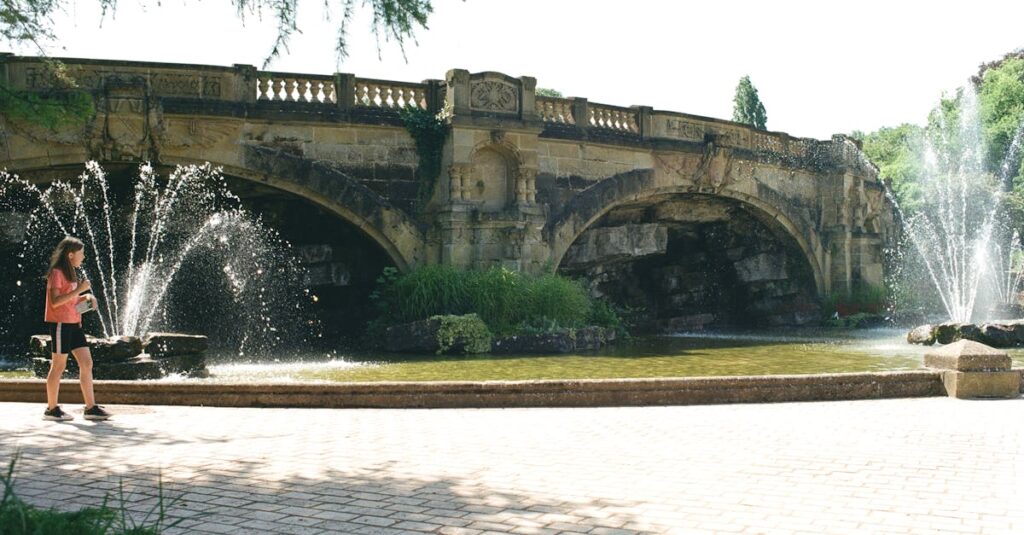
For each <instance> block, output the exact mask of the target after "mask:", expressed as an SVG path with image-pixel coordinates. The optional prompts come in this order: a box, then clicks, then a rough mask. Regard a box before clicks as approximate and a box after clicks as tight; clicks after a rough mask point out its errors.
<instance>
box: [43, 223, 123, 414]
mask: <svg viewBox="0 0 1024 535" xmlns="http://www.w3.org/2000/svg"><path fill="white" fill-rule="evenodd" d="M84 261H85V245H84V244H82V241H81V240H79V239H78V238H71V237H67V238H64V239H63V240H61V242H60V243H59V244H58V245H57V248H56V249H54V251H53V254H52V255H51V256H50V268H49V270H48V271H47V273H46V314H45V318H44V319H45V321H46V324H47V327H49V331H50V352H51V360H50V373H49V374H48V375H47V376H46V404H47V405H46V412H44V413H43V419H45V420H53V421H65V420H71V419H72V417H71V415H70V414H68V413H66V412H64V411H63V410H61V408H60V405H57V394H58V392H59V391H60V377H61V375H62V374H63V373H64V367H65V366H67V363H68V353H69V352H70V353H71V354H72V355H74V356H75V360H77V361H78V382H79V385H81V387H82V398H83V399H84V400H85V419H86V420H106V419H107V418H110V414H109V413H107V411H105V410H103V407H100V406H99V405H97V404H96V399H95V397H94V396H93V392H92V354H90V352H89V343H88V342H86V340H85V333H84V332H83V331H82V316H81V314H79V312H78V310H76V309H75V305H77V304H78V303H80V302H82V301H85V300H88V299H91V300H92V301H93V303H92V304H93V308H95V306H96V297H95V296H93V295H82V294H83V293H84V292H86V291H88V290H89V289H90V288H91V287H92V285H91V284H90V283H89V281H87V280H82V281H79V280H78V275H77V273H76V272H75V269H76V268H78V267H81V265H82V262H84Z"/></svg>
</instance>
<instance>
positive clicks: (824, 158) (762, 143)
mask: <svg viewBox="0 0 1024 535" xmlns="http://www.w3.org/2000/svg"><path fill="white" fill-rule="evenodd" d="M59 61H61V62H63V64H64V67H63V69H64V71H65V72H66V75H67V77H66V79H73V80H75V83H76V84H77V86H78V87H80V88H83V89H87V90H90V91H94V92H97V93H101V92H104V91H106V92H109V91H110V89H111V88H112V87H114V88H115V89H116V87H124V86H132V85H133V84H134V85H136V86H139V87H142V86H144V87H145V91H146V93H147V95H148V96H156V97H172V98H175V99H179V100H187V99H197V100H202V101H227V102H236V103H242V104H255V105H257V106H274V105H281V104H285V103H299V104H307V105H309V106H311V109H313V110H316V109H318V108H320V107H323V109H325V110H327V109H340V110H342V111H344V110H366V111H369V112H372V113H375V112H384V113H385V114H395V113H396V112H397V111H399V110H400V109H402V108H404V107H409V106H411V107H414V108H419V109H423V110H429V111H440V110H441V108H442V106H444V102H445V101H446V98H448V99H450V100H451V102H455V103H459V104H458V105H455V106H453V107H452V109H449V112H450V113H451V114H452V115H453V116H458V115H459V114H460V113H467V112H468V113H470V114H476V113H480V110H481V109H483V110H484V111H486V112H487V113H490V114H492V115H493V114H498V115H501V114H505V113H507V112H509V111H511V112H512V113H515V114H516V115H517V117H518V119H520V120H523V121H537V120H539V121H540V123H541V124H542V125H544V128H545V134H544V135H551V136H555V137H558V136H565V135H571V132H592V133H593V134H595V135H596V137H593V136H589V138H590V139H591V140H593V141H599V142H603V141H615V142H616V143H627V144H628V143H637V142H641V143H642V142H644V141H646V140H649V139H665V140H673V141H683V142H692V143H705V142H708V141H709V140H713V141H714V143H715V144H716V146H719V147H728V148H734V149H741V150H748V151H751V152H754V153H759V154H764V155H767V156H769V157H774V158H782V159H786V160H788V161H791V162H793V161H797V162H800V161H802V162H804V163H806V164H808V165H812V166H816V167H820V166H823V165H832V166H835V165H838V166H843V167H848V168H855V169H859V170H866V171H868V172H875V173H877V170H875V169H874V167H873V166H872V164H871V163H870V162H869V161H868V160H867V159H866V158H865V157H864V155H863V153H862V152H861V151H860V148H859V147H858V146H857V145H856V143H855V142H853V141H852V140H850V139H848V138H846V137H845V136H842V135H836V136H833V138H832V139H831V140H825V141H821V140H815V139H806V138H795V137H792V136H789V135H787V134H785V133H779V132H767V131H763V130H757V129H754V128H751V127H749V126H746V125H742V124H738V123H734V122H731V121H725V120H721V119H713V118H708V117H700V116H695V115H689V114H683V113H678V112H670V111H660V110H654V109H652V108H649V107H644V106H632V107H620V106H613V105H607V104H598V103H592V102H588V101H587V99H586V98H579V97H575V98H553V97H543V96H536V95H534V92H535V87H534V86H533V85H532V84H533V83H534V82H531V83H530V84H527V85H524V84H523V83H522V81H521V80H520V81H516V79H512V78H508V81H506V82H504V83H501V82H500V81H498V82H495V81H493V80H492V81H489V82H485V83H486V84H490V85H485V86H482V87H481V88H479V91H478V92H477V93H474V96H473V98H476V99H477V100H473V99H472V98H470V96H469V95H468V94H467V95H466V97H458V96H456V97H454V98H453V97H452V96H451V95H452V94H454V93H457V92H459V91H465V90H467V89H469V87H470V86H469V84H466V85H457V84H456V85H453V83H452V81H453V80H456V79H457V80H461V78H453V79H450V80H449V81H448V85H447V86H446V83H445V82H442V81H429V80H428V81H425V82H423V83H410V82H399V81H393V80H377V79H371V78H356V77H355V76H354V75H352V74H347V73H336V74H334V75H333V76H326V75H313V74H298V73H281V72H270V71H258V70H257V69H256V68H255V67H252V66H248V65H235V66H233V67H216V66H204V65H181V64H164V63H147V62H130V61H106V60H84V59H61V60H59ZM55 72H56V71H55V69H54V67H53V66H52V64H51V62H50V60H43V59H41V58H35V57H22V56H14V55H12V54H0V79H5V80H6V81H7V83H8V85H9V86H11V87H12V88H15V89H24V90H31V91H53V90H55V89H58V90H59V89H61V88H64V87H66V85H67V84H66V82H65V81H63V80H64V79H65V78H62V77H61V76H59V75H57V74H55ZM467 75H468V73H467ZM474 76H476V75H474ZM488 76H499V77H500V76H504V75H498V74H497V73H491V74H489V75H488ZM495 80H497V79H495ZM530 80H532V79H530ZM516 84H518V86H517V85H516ZM445 93H448V94H449V96H448V97H445ZM513 95H514V96H515V98H517V99H518V101H519V102H520V103H521V104H522V106H526V108H525V110H529V114H527V113H526V111H525V110H524V109H521V108H520V104H516V103H515V102H514V101H509V98H510V97H511V96H513ZM462 98H465V99H466V102H467V104H462V102H463V101H462V100H460V99H462ZM480 99H483V100H480ZM481 106H482V108H481ZM334 117H337V118H339V119H341V120H356V121H357V122H358V117H357V116H351V115H347V114H346V115H340V116H339V115H335V116H334ZM365 117H376V116H373V115H370V116H365ZM367 120H370V119H367ZM374 120H377V119H374ZM396 120H397V119H396Z"/></svg>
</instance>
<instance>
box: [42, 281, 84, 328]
mask: <svg viewBox="0 0 1024 535" xmlns="http://www.w3.org/2000/svg"><path fill="white" fill-rule="evenodd" d="M76 287H78V283H77V282H71V281H69V280H68V278H67V277H65V276H64V272H62V271H61V270H59V269H55V270H53V271H50V276H48V277H46V314H45V317H44V321H46V322H47V323H81V321H82V315H81V314H79V313H78V311H77V310H75V304H77V301H78V300H77V299H72V300H70V301H68V302H67V303H64V304H63V305H61V306H59V307H55V306H53V305H52V304H51V303H50V289H51V288H54V289H56V290H57V295H64V294H66V293H70V292H72V291H73V290H74V289H75V288H76Z"/></svg>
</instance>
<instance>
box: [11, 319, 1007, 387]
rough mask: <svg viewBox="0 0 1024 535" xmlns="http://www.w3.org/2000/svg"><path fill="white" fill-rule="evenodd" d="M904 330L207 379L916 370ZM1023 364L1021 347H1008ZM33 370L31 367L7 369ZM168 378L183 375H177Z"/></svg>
mask: <svg viewBox="0 0 1024 535" xmlns="http://www.w3.org/2000/svg"><path fill="white" fill-rule="evenodd" d="M905 337H906V332H905V331H903V330H897V329H880V330H867V331H835V330H805V329H802V330H777V331H773V332H772V333H771V334H766V333H765V332H764V331H760V332H731V333H718V334H715V333H680V334H676V335H671V336H656V337H644V338H634V339H633V340H631V341H626V342H620V343H619V344H617V345H616V346H614V347H611V348H607V349H604V350H601V351H597V352H593V353H587V354H578V355H480V356H438V355H395V354H384V353H346V354H325V353H322V352H321V353H305V354H302V353H300V354H298V355H295V356H292V357H290V358H287V359H284V358H282V359H281V360H280V361H276V362H267V361H263V362H238V357H237V356H235V355H210V356H209V358H208V361H207V362H208V366H209V369H210V373H211V375H212V377H210V378H209V379H201V380H200V379H190V380H197V381H204V382H240V381H245V382H322V381H329V382H355V381H511V380H529V379H604V378H644V377H697V376H730V375H789V374H816V373H843V372H877V371H897V370H914V369H919V368H921V367H922V365H921V363H922V357H923V356H924V353H925V352H926V351H927V350H928V349H929V348H926V347H922V346H914V345H910V344H908V343H907V342H906V338H905ZM1009 353H1010V355H1011V357H1013V360H1014V367H1021V366H1024V349H1012V350H1010V351H1009ZM2 377H28V374H27V372H23V371H7V372H0V378H2ZM165 380H169V381H180V380H182V378H180V377H171V378H168V379H165Z"/></svg>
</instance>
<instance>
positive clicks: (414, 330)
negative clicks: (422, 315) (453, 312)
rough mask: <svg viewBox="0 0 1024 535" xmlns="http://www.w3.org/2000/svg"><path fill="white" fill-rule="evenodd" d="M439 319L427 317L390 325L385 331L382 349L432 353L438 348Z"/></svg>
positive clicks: (397, 351)
mask: <svg viewBox="0 0 1024 535" xmlns="http://www.w3.org/2000/svg"><path fill="white" fill-rule="evenodd" d="M440 328H441V320H439V319H427V320H421V321H413V322H410V323H402V324H400V325H392V326H391V327H388V328H387V330H386V331H385V337H384V349H385V350H387V351H393V352H395V353H434V352H436V351H437V350H438V349H439V348H440V344H439V343H438V342H437V330H438V329H440Z"/></svg>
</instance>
